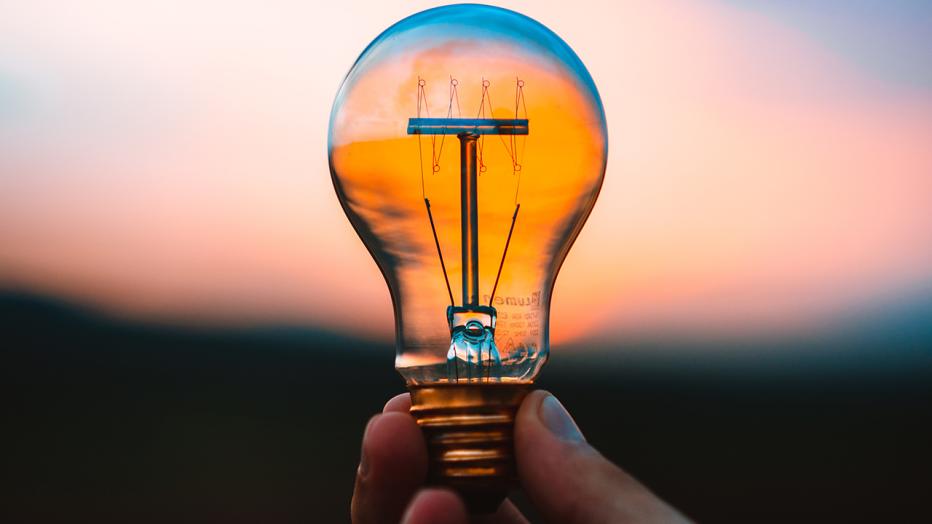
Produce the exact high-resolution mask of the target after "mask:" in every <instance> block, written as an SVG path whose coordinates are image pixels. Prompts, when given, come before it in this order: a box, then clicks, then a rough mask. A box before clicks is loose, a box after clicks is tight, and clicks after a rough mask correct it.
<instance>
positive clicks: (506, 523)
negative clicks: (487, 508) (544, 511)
mask: <svg viewBox="0 0 932 524" xmlns="http://www.w3.org/2000/svg"><path fill="white" fill-rule="evenodd" d="M472 524H528V520H527V519H526V518H524V515H522V514H521V511H520V510H519V509H518V508H516V507H515V505H514V504H512V502H511V501H510V500H508V499H505V502H503V503H502V505H501V506H499V507H498V511H496V512H495V513H493V514H492V515H482V516H476V517H473V518H472Z"/></svg>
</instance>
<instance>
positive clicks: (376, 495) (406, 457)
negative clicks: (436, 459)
mask: <svg viewBox="0 0 932 524" xmlns="http://www.w3.org/2000/svg"><path fill="white" fill-rule="evenodd" d="M426 476H427V447H426V446H425V444H424V437H423V436H422V435H421V430H420V428H418V426H417V424H416V423H415V422H414V419H413V418H412V417H411V416H410V415H407V414H404V413H397V412H390V413H383V414H380V415H376V416H374V417H372V419H371V420H370V421H369V424H368V425H367V426H366V431H365V434H364V436H363V442H362V457H361V460H360V463H359V469H358V471H357V473H356V487H355V489H354V491H353V501H352V504H351V509H350V512H351V515H352V519H353V522H354V523H355V524H378V523H392V524H395V523H396V522H398V520H399V519H400V518H401V514H402V512H403V511H404V508H405V506H406V505H407V502H408V500H410V498H411V496H412V495H413V494H414V492H415V491H416V490H417V488H418V487H419V486H420V485H421V484H422V483H423V482H424V479H425V477H426Z"/></svg>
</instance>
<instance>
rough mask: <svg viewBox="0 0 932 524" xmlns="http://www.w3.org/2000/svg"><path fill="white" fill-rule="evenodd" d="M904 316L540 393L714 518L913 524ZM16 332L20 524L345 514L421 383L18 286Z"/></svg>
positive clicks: (654, 363)
mask: <svg viewBox="0 0 932 524" xmlns="http://www.w3.org/2000/svg"><path fill="white" fill-rule="evenodd" d="M904 308H905V309H904V310H903V311H901V312H900V313H899V314H893V312H891V311H892V310H890V309H889V308H888V309H886V310H885V311H887V313H888V316H883V315H881V316H875V317H874V318H872V319H860V320H857V321H852V324H851V326H850V329H848V330H847V331H846V332H844V333H843V334H841V335H839V334H836V335H834V336H832V337H829V338H821V339H813V340H811V341H810V342H809V344H810V345H809V346H806V345H805V342H804V341H799V340H797V341H788V342H786V344H792V345H793V346H794V347H782V350H780V348H781V346H782V344H781V343H777V342H770V343H768V345H766V346H761V347H756V348H754V349H755V351H743V350H742V349H747V348H743V347H742V344H740V343H735V344H734V347H732V348H727V347H726V348H722V347H718V348H709V347H706V348H702V347H689V345H688V344H683V343H681V344H678V345H670V344H668V345H663V344H656V343H655V344H653V345H652V344H650V343H647V342H644V343H640V344H635V345H626V346H624V347H620V348H610V347H605V348H588V349H589V350H588V351H581V349H582V348H569V347H556V348H554V351H553V357H552V360H551V363H550V364H548V366H547V368H546V369H545V370H544V372H543V373H542V375H541V380H540V381H539V384H540V387H543V388H547V389H550V390H551V391H553V392H554V393H555V394H557V395H558V396H559V397H560V398H561V400H562V401H563V402H564V403H565V404H566V406H567V407H568V408H569V409H570V411H571V412H572V413H573V414H574V415H575V417H576V418H577V421H578V423H579V425H580V426H581V428H582V429H583V431H584V432H585V434H586V436H587V438H588V439H589V440H590V441H591V442H592V443H593V444H594V445H595V446H597V447H598V448H599V449H600V450H602V451H603V453H604V454H605V455H607V456H608V457H610V458H611V459H612V460H614V461H615V462H617V463H618V464H620V465H622V466H623V467H624V468H626V469H627V470H628V471H630V472H631V473H633V474H634V475H635V476H637V477H638V478H640V479H641V480H642V481H643V482H645V483H646V484H647V485H648V486H650V487H651V488H652V489H654V490H655V491H656V492H657V493H659V494H660V495H661V496H662V497H664V498H666V499H667V500H669V501H670V502H671V503H673V504H674V505H676V506H677V507H679V508H681V509H682V510H683V511H684V512H685V513H687V514H688V515H690V516H692V517H693V518H695V519H698V520H699V521H703V522H787V521H791V522H821V521H838V522H897V521H900V522H904V521H913V522H915V521H919V520H923V519H924V518H925V516H926V515H927V514H928V508H927V505H926V500H927V497H928V487H929V486H930V482H932V474H930V469H932V453H930V451H929V444H928V443H929V442H930V441H932V425H930V424H929V422H930V420H929V419H930V413H932V380H930V379H932V353H930V349H929V348H930V347H932V322H930V321H929V319H930V318H932V315H930V313H932V301H919V302H914V303H910V304H906V305H904ZM0 319H2V327H3V333H4V335H3V339H4V343H3V344H2V348H3V349H2V352H0V358H2V362H3V364H2V366H0V374H2V382H3V384H4V385H5V386H6V387H8V388H11V389H9V390H8V393H7V395H6V398H7V402H6V413H7V416H6V420H5V424H4V441H5V446H4V447H5V451H6V452H5V453H4V456H5V458H4V467H3V468H2V470H3V475H4V476H5V477H6V479H5V481H6V485H7V488H6V489H5V490H4V495H3V497H2V498H3V500H2V503H0V508H2V510H0V511H2V513H3V518H2V520H3V521H4V522H56V521H57V522H74V521H82V522H189V521H190V522H195V521H197V522H205V521H206V522H346V521H348V519H349V516H348V507H349V501H350V497H351V494H352V483H353V476H354V474H355V468H356V463H357V460H358V448H359V441H360V438H361V433H362V429H363V427H364V425H365V423H366V421H367V419H368V418H369V416H371V415H372V414H373V413H375V412H376V411H378V410H380V409H381V407H382V404H383V403H384V401H385V400H386V399H388V398H389V397H390V396H392V395H394V394H396V393H399V392H401V391H403V383H402V381H401V379H400V377H399V376H398V375H397V373H396V372H395V371H394V369H393V357H394V352H393V350H392V348H391V344H390V342H389V341H384V342H373V341H371V340H360V339H354V338H350V337H348V336H345V335H338V334H335V333H327V332H324V331H317V330H313V329H299V328H285V327H280V328H268V329H248V330H246V329H243V330H236V329H230V330H216V331H212V330H207V329H195V328H180V327H171V326H165V325H161V326H160V325H150V324H144V323H139V322H135V321H130V320H121V319H117V318H114V317H111V316H106V315H104V314H101V313H98V312H95V311H93V310H89V309H85V308H81V307H79V306H78V305H75V304H70V303H63V302H60V301H57V300H54V299H50V298H48V297H41V296H35V295H30V294H24V293H19V292H7V293H4V294H2V295H0ZM771 346H772V347H771ZM691 355H692V356H691ZM700 356H701V358H700ZM517 498H518V500H519V502H520V503H521V504H525V503H524V502H523V500H524V499H523V497H522V496H521V494H520V493H519V494H518V495H517Z"/></svg>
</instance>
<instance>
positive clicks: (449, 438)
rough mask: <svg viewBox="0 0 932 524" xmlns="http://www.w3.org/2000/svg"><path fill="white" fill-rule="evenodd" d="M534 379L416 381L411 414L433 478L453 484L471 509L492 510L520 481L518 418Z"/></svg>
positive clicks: (478, 511) (475, 511) (432, 480)
mask: <svg viewBox="0 0 932 524" xmlns="http://www.w3.org/2000/svg"><path fill="white" fill-rule="evenodd" d="M531 386H532V384H531V383H529V382H524V383H511V384H508V383H487V382H486V383H470V384H431V385H411V386H408V390H409V391H410V392H411V414H412V415H413V416H414V418H415V420H416V421H417V423H418V425H419V426H420V427H421V430H422V431H423V432H424V438H425V440H426V441H427V449H428V454H429V457H430V462H429V469H428V482H429V483H430V484H433V485H439V486H444V487H448V488H450V489H453V490H454V491H456V492H457V493H459V495H460V496H461V497H462V498H463V500H464V502H465V503H466V506H467V508H468V509H469V511H470V513H473V514H483V513H492V512H494V511H495V510H497V509H498V507H499V506H500V505H501V503H502V501H503V500H504V499H505V497H506V496H507V495H508V492H509V491H511V489H512V488H514V487H515V486H516V484H517V471H516V466H515V456H514V421H515V415H516V414H517V411H518V407H519V406H520V405H521V402H522V401H523V400H524V397H525V396H526V395H527V394H528V392H529V391H530V389H531Z"/></svg>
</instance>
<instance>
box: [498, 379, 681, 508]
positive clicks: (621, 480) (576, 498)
mask: <svg viewBox="0 0 932 524" xmlns="http://www.w3.org/2000/svg"><path fill="white" fill-rule="evenodd" d="M515 454H516V457H517V461H518V474H519V476H520V478H521V484H522V486H523V487H524V489H525V490H526V491H527V493H528V497H529V498H530V499H531V501H532V502H533V503H534V504H535V505H536V506H537V508H538V509H539V510H540V512H541V514H542V515H543V516H544V517H545V518H546V519H548V520H549V521H551V522H566V523H573V524H589V523H597V522H664V523H667V522H671V523H672V522H688V521H687V520H686V519H685V518H684V517H683V516H682V515H680V514H679V513H677V512H676V510H674V509H673V508H671V507H670V506H669V505H667V504H666V503H665V502H663V501H662V500H660V499H659V498H658V497H657V496H656V495H654V494H653V493H651V492H650V491H649V490H648V489H647V488H645V487H644V486H643V485H641V484H640V483H639V482H638V481H637V480H635V479H634V478H633V477H631V476H630V475H628V474H627V473H625V472H624V471H622V470H621V468H619V467H618V466H615V465H614V464H612V463H611V462H609V461H608V460H607V459H606V458H605V457H603V456H602V455H600V454H599V452H598V451H596V450H595V449H594V448H593V447H592V446H590V445H589V444H588V443H586V440H585V438H584V437H583V434H582V432H581V431H580V430H579V427H578V426H577V425H576V422H575V421H573V418H572V417H571V416H570V414H569V413H568V412H567V411H566V409H565V408H564V407H563V405H562V404H560V401H559V400H557V399H556V397H554V396H553V395H551V394H550V393H547V392H546V391H534V392H532V393H531V394H529V395H528V396H527V398H526V399H525V400H524V402H523V403H522V404H521V408H520V409H519V410H518V415H517V417H516V419H515Z"/></svg>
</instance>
